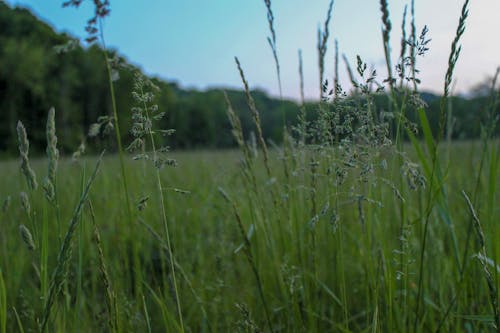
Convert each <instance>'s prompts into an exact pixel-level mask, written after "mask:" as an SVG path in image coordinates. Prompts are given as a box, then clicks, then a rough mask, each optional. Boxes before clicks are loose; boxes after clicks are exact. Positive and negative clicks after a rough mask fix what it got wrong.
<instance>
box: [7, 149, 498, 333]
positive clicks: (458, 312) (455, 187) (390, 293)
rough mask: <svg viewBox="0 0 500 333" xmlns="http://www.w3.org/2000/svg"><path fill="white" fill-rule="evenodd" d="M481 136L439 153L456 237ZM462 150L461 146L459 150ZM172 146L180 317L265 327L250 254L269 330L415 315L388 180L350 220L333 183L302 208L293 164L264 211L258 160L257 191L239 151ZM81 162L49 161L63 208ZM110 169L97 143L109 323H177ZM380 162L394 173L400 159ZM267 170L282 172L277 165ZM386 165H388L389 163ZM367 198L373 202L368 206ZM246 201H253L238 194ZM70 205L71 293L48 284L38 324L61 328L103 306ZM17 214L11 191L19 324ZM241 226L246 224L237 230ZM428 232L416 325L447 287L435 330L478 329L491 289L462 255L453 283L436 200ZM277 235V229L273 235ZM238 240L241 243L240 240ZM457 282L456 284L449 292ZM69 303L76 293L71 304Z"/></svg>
mask: <svg viewBox="0 0 500 333" xmlns="http://www.w3.org/2000/svg"><path fill="white" fill-rule="evenodd" d="M407 147H408V146H407ZM480 147H481V143H480V142H469V143H457V144H454V145H453V146H452V151H451V155H450V156H451V162H452V165H460V166H461V167H460V168H454V169H450V172H449V175H448V184H450V186H449V193H450V206H449V208H450V211H451V212H452V214H451V218H452V221H453V224H454V226H455V230H456V234H457V237H458V238H459V240H460V242H459V244H461V245H462V247H461V250H463V247H464V246H465V243H466V242H465V239H466V238H467V235H468V229H469V228H468V226H469V224H470V223H471V221H470V220H469V215H468V213H469V207H468V206H467V205H466V204H464V200H463V197H462V195H461V190H462V189H465V190H466V191H467V192H468V191H470V190H471V189H473V188H474V186H475V180H474V179H473V178H472V177H471V176H470V175H472V174H475V173H476V172H477V170H478V163H477V161H478V160H479V158H480V156H479V154H478V153H477V152H478V151H479V149H478V148H480ZM408 148H409V147H408ZM463 156H469V157H470V158H468V159H466V161H465V162H464V159H463ZM174 157H175V158H176V159H177V160H178V162H179V165H181V167H179V168H175V169H169V170H168V172H162V173H161V177H162V180H163V181H164V182H165V183H166V184H176V188H178V189H182V190H184V191H189V194H185V193H180V192H178V191H177V192H176V191H174V190H168V189H167V190H166V193H167V198H168V200H167V201H166V203H165V204H166V207H167V211H169V219H170V220H171V221H172V224H171V225H172V230H171V236H172V244H173V247H174V253H175V257H176V260H177V261H178V262H179V263H180V264H181V267H182V269H183V272H184V274H185V276H182V275H181V276H180V277H179V294H180V298H181V300H182V303H181V304H182V306H183V313H184V318H185V326H186V328H189V330H192V331H212V332H216V331H226V330H236V328H237V327H240V326H241V325H250V323H253V325H256V327H259V328H260V329H261V330H268V324H267V319H266V314H265V310H264V307H263V306H262V302H261V297H260V296H259V292H258V287H257V284H256V280H255V275H254V273H252V270H253V269H254V268H255V269H256V270H257V271H258V272H259V275H260V279H261V285H262V290H263V294H264V296H265V298H266V301H267V302H268V308H269V312H270V317H271V318H270V319H271V321H272V323H273V327H274V329H275V330H278V329H281V330H284V331H303V330H307V331H324V330H334V331H335V330H339V331H340V330H350V331H361V330H364V329H368V328H374V326H373V325H375V319H376V322H377V327H378V329H377V330H379V331H389V330H393V331H405V330H406V329H405V328H407V327H411V325H410V326H408V325H409V323H408V321H409V320H411V319H413V315H414V313H413V309H412V304H415V301H416V296H417V289H416V288H417V282H418V277H417V275H416V273H417V262H416V260H417V258H418V256H417V254H418V251H419V249H420V243H419V239H420V237H421V235H422V233H423V226H422V225H421V224H420V223H418V222H413V223H409V225H408V227H407V230H406V231H405V238H404V239H402V238H401V235H400V224H399V220H400V216H399V212H398V210H397V209H394V208H395V207H397V205H395V203H397V202H398V201H399V199H397V197H396V196H395V195H394V192H393V190H392V189H391V188H389V187H387V186H383V184H382V183H379V184H377V186H375V185H374V186H371V188H372V189H371V191H372V195H371V197H370V198H367V201H366V202H364V203H363V206H362V207H363V210H364V226H363V225H362V224H361V222H360V216H359V210H358V202H357V201H356V202H352V201H349V199H348V195H347V193H346V194H345V200H344V197H343V198H342V200H339V208H338V211H334V209H333V208H334V207H335V206H334V205H333V204H331V205H330V208H328V209H325V212H323V213H322V212H319V213H320V214H318V216H317V217H315V216H311V215H310V211H311V202H310V201H309V200H307V198H308V197H309V195H310V193H309V189H308V188H306V187H304V186H301V183H302V180H301V179H300V177H298V176H297V177H298V178H299V179H296V178H292V182H291V185H292V189H291V191H290V193H289V197H288V199H287V200H289V201H290V204H289V205H288V207H287V209H286V210H285V209H280V210H279V211H275V208H274V205H273V203H272V201H270V197H269V193H270V192H268V190H266V189H267V188H268V187H269V186H271V185H269V184H267V185H266V183H267V181H266V179H267V177H266V171H265V168H264V167H258V168H256V169H257V170H256V177H257V182H258V184H259V186H260V188H259V190H261V191H260V192H259V193H258V195H256V194H255V193H249V190H248V189H246V185H245V184H244V182H243V181H242V179H241V178H240V172H241V171H240V162H239V158H240V154H239V153H238V152H235V151H227V152H192V153H178V154H175V155H174ZM278 157H279V153H278V152H276V151H270V162H271V166H272V167H274V168H276V169H277V168H278V167H279V166H280V165H281V162H280V161H279V160H278ZM321 162H323V161H321ZM80 163H81V165H77V164H74V163H72V162H71V161H70V160H67V159H63V160H61V161H60V167H59V184H61V191H62V193H61V198H65V202H64V205H61V215H62V216H71V215H72V214H73V213H72V212H71V207H74V206H75V205H76V204H77V201H78V195H77V194H78V189H79V188H80V182H79V177H75V174H79V173H80V172H81V170H82V168H83V166H84V165H89V166H91V165H93V164H95V160H93V159H84V160H82V161H81V162H80ZM32 164H33V168H34V169H35V171H36V172H38V171H40V172H41V171H42V170H43V169H44V164H45V163H44V161H41V160H37V161H32ZM126 167H127V170H128V172H129V174H128V177H129V179H131V180H132V181H131V189H132V190H133V193H140V191H141V189H142V187H143V186H147V187H148V188H151V189H154V188H155V182H156V179H155V176H154V174H151V175H148V176H147V177H146V179H143V178H142V168H141V166H140V165H139V163H137V162H134V161H129V162H127V164H126ZM326 168H327V166H326V164H323V163H321V165H320V166H318V171H317V173H318V178H320V179H322V180H324V179H325V177H327V176H326V171H327V170H326ZM119 170H120V166H119V161H118V159H117V158H116V157H112V156H108V157H104V158H103V161H102V168H101V170H100V173H99V175H98V176H97V178H96V181H95V182H94V185H93V186H94V187H93V189H92V191H91V193H90V195H89V198H90V200H91V201H92V205H93V211H94V213H93V214H94V215H95V220H96V223H97V224H98V225H99V230H100V235H101V241H100V243H101V247H102V253H103V256H104V260H105V262H106V266H107V268H108V271H109V273H108V274H109V280H110V281H111V284H112V286H113V291H114V293H115V294H116V302H117V309H118V310H117V311H118V314H117V316H118V318H119V321H120V324H119V326H120V327H119V329H120V330H121V331H128V330H134V331H147V326H148V323H149V325H150V327H152V330H153V331H164V330H165V329H167V330H168V329H171V330H176V326H175V324H172V323H173V322H175V321H176V320H175V297H174V293H173V290H172V286H171V284H170V282H169V281H170V278H169V274H168V272H166V271H165V267H163V266H162V265H164V266H166V265H167V262H164V263H163V264H162V262H161V260H159V258H162V255H161V252H160V251H161V246H160V245H159V243H158V241H157V239H156V238H155V237H153V236H152V235H151V233H150V232H149V231H148V230H147V229H146V228H145V227H144V226H142V225H140V224H134V225H132V226H127V225H126V224H124V222H123V221H124V220H123V219H124V216H123V214H124V213H123V211H122V209H121V205H120V203H118V201H119V200H120V199H119V198H120V196H121V188H120V182H119V176H117V175H119V174H120V172H119ZM2 171H3V172H4V174H5V175H7V176H8V177H6V179H7V182H6V186H5V187H2V189H1V190H0V197H1V198H5V197H6V196H7V195H11V196H13V197H14V195H15V193H16V192H18V191H19V190H21V189H22V188H23V186H24V184H23V183H22V182H21V181H20V179H19V178H20V177H18V176H17V177H16V175H19V170H18V166H17V163H13V162H4V163H3V164H2ZM388 172H390V173H392V174H393V176H394V177H396V176H397V175H398V173H399V170H389V171H388ZM488 172H489V171H487V170H484V171H483V173H482V175H481V179H482V181H481V183H482V184H484V185H488V182H487V179H488V178H487V177H488ZM9 175H10V176H9ZM277 177H279V179H282V178H281V175H279V176H278V175H277ZM386 177H388V178H389V176H388V175H386ZM352 181H356V180H355V179H354V180H350V181H346V183H345V185H343V186H342V187H341V189H339V193H341V192H348V191H349V187H350V186H351V185H352V184H353V183H352ZM317 184H318V185H317V187H318V188H317V191H318V192H319V193H318V197H323V196H322V193H326V192H327V191H328V187H329V186H328V182H326V181H325V182H323V181H320V182H318V183H317ZM219 187H221V188H224V189H225V191H226V192H227V193H228V196H230V198H231V200H232V202H233V203H234V205H235V206H236V208H235V209H236V210H237V211H238V214H239V216H240V219H241V223H242V224H243V226H244V228H245V232H246V233H247V235H248V242H250V243H251V246H249V247H248V246H247V245H245V244H243V243H246V242H247V241H246V240H245V239H243V236H242V234H241V230H240V227H239V226H238V225H237V224H236V223H235V222H236V221H235V218H234V211H233V208H232V206H231V205H228V204H227V203H226V202H225V199H224V198H223V197H222V196H221V195H220V194H219V192H218V188H219ZM494 187H495V191H497V190H499V189H500V188H499V187H500V184H499V183H498V182H496V183H495V185H494ZM482 188H483V190H480V194H481V193H486V192H487V188H488V186H484V187H483V186H482ZM400 191H405V189H400ZM483 191H484V192H483ZM423 196H424V192H423V191H417V192H410V196H408V197H405V202H406V204H407V205H408V211H409V213H408V215H409V216H408V220H409V221H418V218H419V216H420V214H422V207H420V205H422V204H423V202H422V199H423ZM368 199H370V200H371V201H368ZM377 201H380V202H383V204H382V205H381V206H379V204H378V203H377ZM158 202H159V200H158V198H156V197H154V196H152V197H151V198H150V200H149V201H148V206H147V208H146V209H145V210H144V211H143V212H142V214H143V219H144V221H147V223H148V224H149V225H150V226H151V227H152V228H153V229H154V230H157V231H158V232H159V231H160V230H162V219H161V217H160V216H158V214H156V208H155V207H158ZM252 202H255V203H254V204H252V205H250V204H251V203H252ZM319 205H320V206H321V208H320V209H323V208H324V207H325V202H323V201H319ZM482 205H483V206H482V207H477V208H476V210H477V212H478V214H479V218H480V219H481V225H482V228H483V230H484V231H483V232H484V237H485V246H486V248H488V252H487V253H488V258H491V259H492V260H495V259H494V258H497V257H498V255H499V253H498V251H499V249H498V247H495V246H494V244H495V242H496V241H498V239H496V236H497V235H498V234H499V233H498V230H497V228H498V226H497V224H496V223H495V221H498V218H499V217H500V211H499V210H498V207H496V208H495V207H494V208H493V209H492V212H493V214H492V215H491V216H485V214H484V213H483V214H482V212H485V211H487V209H489V208H488V206H487V203H486V202H484V203H483V204H482ZM42 206H43V201H42V200H39V201H33V202H32V210H34V211H41V210H42V209H43V208H42ZM266 211H269V212H272V217H273V219H271V218H269V217H268V216H265V215H264V212H266ZM285 217H286V218H289V220H285ZM81 218H82V221H83V222H84V223H82V225H81V226H82V228H81V229H80V230H79V231H78V232H80V233H81V234H80V237H81V238H82V242H83V245H82V247H83V249H84V251H83V253H82V256H83V258H82V260H83V262H82V270H81V271H78V270H76V265H77V264H78V263H77V261H75V258H73V260H72V261H71V262H70V264H69V270H68V274H69V275H68V279H69V288H68V290H69V292H70V294H71V299H70V306H68V307H66V305H65V302H64V297H62V298H61V297H58V298H57V299H58V302H56V304H55V306H56V308H57V311H54V313H53V315H52V317H51V327H52V329H51V331H73V330H76V329H77V327H82V328H83V327H84V328H85V329H88V330H102V329H103V327H106V325H107V319H106V318H105V317H104V318H102V317H101V316H103V315H104V314H105V313H106V311H107V310H106V306H105V304H106V300H105V295H106V293H105V286H104V284H103V279H102V277H101V275H102V274H101V272H100V269H99V267H100V266H101V265H102V264H100V260H101V259H99V258H101V257H102V256H101V255H100V253H99V252H100V250H99V249H98V248H97V247H96V245H95V242H94V236H93V235H94V228H93V226H92V223H91V211H90V210H89V209H87V208H84V210H83V212H82V217H81ZM278 218H279V219H281V220H282V222H283V226H282V227H281V228H280V227H279V226H278V224H277V223H276V222H277V219H278ZM26 219H27V218H26V217H25V215H23V212H22V210H21V208H20V204H19V201H18V199H17V198H16V199H14V200H13V203H12V205H11V207H9V209H8V210H7V212H6V213H5V214H3V215H2V230H4V231H3V232H2V236H1V237H2V246H3V247H4V248H5V249H6V252H4V253H16V255H12V256H2V258H1V259H0V265H1V267H2V273H3V277H4V281H5V285H6V288H5V290H6V295H7V300H9V306H8V307H7V308H6V309H5V311H6V312H7V318H8V328H9V329H8V331H11V330H16V326H17V323H16V320H15V315H14V312H13V308H16V310H17V311H18V313H19V316H20V318H21V322H22V323H23V326H24V329H25V330H26V331H27V330H28V328H36V327H37V326H36V323H35V322H34V321H33V318H35V317H36V315H35V316H33V314H36V313H37V310H39V304H40V299H39V296H38V291H37V290H38V289H39V280H38V277H37V275H36V272H35V271H34V269H33V267H32V265H31V263H32V261H33V253H32V252H31V251H29V250H28V249H27V248H26V247H25V246H24V244H23V242H22V239H21V237H20V236H17V235H19V233H18V230H17V228H18V226H17V223H18V222H19V221H26ZM46 219H47V220H48V224H49V229H51V228H56V227H57V224H56V222H55V213H54V212H49V213H48V214H47V217H46ZM312 220H314V221H312ZM63 221H65V220H64V219H63ZM26 222H27V221H26ZM26 225H29V224H28V223H26ZM63 225H65V224H64V223H63ZM252 225H253V227H252ZM251 229H253V230H254V231H253V234H252V233H250V232H249V230H251ZM54 230H55V229H54ZM428 232H429V244H430V245H429V247H428V248H427V251H428V252H427V256H426V259H427V260H426V262H425V267H426V270H425V272H428V273H427V274H426V275H425V278H424V282H423V283H424V286H425V289H424V291H423V304H422V306H421V311H422V313H423V314H424V316H425V317H424V319H423V320H422V323H421V328H419V330H420V331H429V330H433V329H435V328H436V327H437V325H438V324H439V322H440V320H441V319H442V317H443V315H444V311H445V309H446V307H447V306H448V305H449V304H448V303H449V302H450V301H451V300H452V298H453V297H454V296H456V295H458V296H459V297H458V299H457V301H456V302H455V303H456V305H455V306H454V308H453V310H452V312H451V314H450V315H449V316H448V319H447V320H446V321H445V323H444V324H443V328H442V330H443V331H465V328H466V327H468V326H470V327H471V328H472V329H474V330H481V329H483V330H484V329H486V328H487V327H489V326H490V324H491V322H492V321H493V317H492V315H491V314H492V311H491V310H490V307H489V299H490V291H489V289H488V285H487V284H486V283H485V280H484V278H483V277H482V276H483V275H482V272H483V266H482V264H481V263H480V262H479V261H478V260H477V259H472V263H471V264H470V265H469V267H468V268H467V272H466V274H465V277H464V278H463V279H462V281H461V282H460V284H459V279H458V275H459V267H456V262H455V260H454V255H453V251H454V250H453V246H452V242H451V237H450V234H449V229H448V228H447V226H446V225H445V224H443V223H442V222H441V220H440V217H439V212H438V211H437V210H436V211H435V212H433V214H432V216H431V223H430V227H429V230H428ZM280 234H281V235H280ZM49 237H51V239H50V241H49V244H54V243H53V242H57V234H54V233H50V235H49ZM278 239H282V241H280V242H278ZM131 242H136V243H137V244H138V246H139V253H140V254H141V258H140V260H139V264H138V267H131V266H133V265H134V264H133V260H132V258H131V255H132V254H131V253H130V250H129V248H128V246H129V245H128V244H130V243H131ZM313 242H314V243H313ZM401 242H404V246H403V247H402V248H403V250H404V253H403V254H401V255H400V254H399V253H398V251H399V249H400V247H401V245H400V243H401ZM474 242H475V240H474ZM242 244H243V246H244V247H243V248H240V247H241V245H242ZM239 248H240V250H239V251H236V250H237V249H239ZM184 249H187V250H184ZM51 250H52V252H51V253H53V255H50V256H49V257H48V261H49V266H50V267H54V265H55V264H56V258H55V254H56V252H55V248H53V247H51ZM74 250H75V249H74ZM479 250H480V248H478V249H477V252H479ZM245 251H251V252H250V253H251V254H252V256H253V260H254V265H255V267H253V266H252V265H248V261H247V260H246V259H245V256H246V254H245ZM477 252H475V251H471V252H470V253H471V255H472V254H474V253H477ZM481 253H482V252H481ZM401 260H404V262H400V261H401ZM401 267H402V269H403V271H401ZM134 269H138V270H141V272H142V274H140V276H142V278H143V279H144V281H143V283H144V285H147V287H146V288H142V295H140V299H141V302H136V301H135V299H136V296H135V295H134V287H133V286H134V281H133V280H134V277H135V276H136V274H134V273H133V270H134ZM490 271H491V274H492V276H493V279H494V281H496V280H495V279H496V274H497V270H496V269H495V268H494V267H491V266H490ZM75 274H81V275H82V276H81V280H82V281H83V285H82V291H81V293H79V295H78V297H79V299H75V297H76V294H75V293H74V290H76V289H75V287H76V286H74V285H73V284H74V281H76V276H75ZM459 290H462V291H461V292H460V293H459ZM153 292H154V293H153ZM72 304H82V307H81V308H77V307H74V306H73V305H72ZM236 304H238V305H239V306H238V307H237V306H236ZM241 306H243V307H244V308H245V309H246V310H248V313H247V314H246V315H245V316H250V317H245V316H244V315H243V313H242V311H241V310H240V307H241ZM144 308H146V309H147V313H148V316H146V315H145V311H144ZM164 312H167V314H165V313H164ZM76 314H78V316H79V317H80V322H79V323H77V322H74V321H71V320H69V318H72V317H73V316H74V315H76ZM391 316H392V319H391V321H389V318H391ZM96 318H97V320H96ZM249 321H251V322H249ZM172 325H173V326H172ZM245 327H246V326H245ZM246 328H248V327H246Z"/></svg>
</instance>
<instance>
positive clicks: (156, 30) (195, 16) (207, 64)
mask: <svg viewBox="0 0 500 333" xmlns="http://www.w3.org/2000/svg"><path fill="white" fill-rule="evenodd" d="M355 2H357V3H358V4H359V3H361V5H363V6H365V8H364V9H363V11H360V12H359V13H355V14H356V15H349V14H352V8H359V6H355V5H356V4H355ZM486 2H487V4H482V5H478V4H475V3H473V4H471V9H470V12H469V18H468V24H467V28H466V30H465V34H464V37H463V42H462V43H461V44H462V46H463V47H462V54H461V56H460V59H459V60H458V63H457V68H456V73H455V75H454V82H453V87H454V89H453V93H454V94H460V95H468V94H470V92H471V91H472V90H473V89H474V88H475V87H477V86H478V85H480V84H481V83H483V82H485V80H486V79H488V78H489V77H491V76H492V75H493V74H494V73H495V71H496V68H497V66H498V65H499V63H498V62H497V61H496V59H495V55H496V54H497V53H498V51H499V50H500V48H499V47H498V46H496V45H494V43H488V40H487V39H486V38H485V36H487V35H486V33H488V32H490V33H491V31H492V30H494V29H496V30H500V22H497V21H495V19H494V13H495V10H494V9H495V8H497V9H498V10H500V4H498V3H495V2H494V1H493V0H487V1H486ZM5 3H7V4H8V5H9V6H11V7H13V6H19V7H23V8H27V9H29V10H30V11H31V12H32V13H33V14H34V15H35V16H36V17H38V18H39V19H40V20H42V21H43V22H45V23H47V24H49V25H50V26H51V27H52V28H53V29H54V30H55V31H56V32H58V33H62V32H64V33H68V34H70V35H71V36H74V37H76V38H78V39H79V40H82V39H83V38H84V37H85V35H86V34H85V31H84V26H85V23H86V21H87V19H88V18H89V17H91V15H92V10H93V4H92V3H90V2H86V1H84V2H83V3H82V5H81V7H80V8H78V9H75V8H62V2H61V3H57V4H56V3H53V2H52V3H46V2H43V3H40V2H38V1H36V0H27V1H26V0H7V1H5ZM303 3H304V1H300V0H292V1H287V2H286V3H285V2H278V1H275V2H273V3H272V9H273V13H274V17H275V28H276V35H277V48H278V57H279V60H280V65H281V75H282V84H283V97H284V98H287V99H293V100H298V98H299V75H298V55H297V54H298V50H299V49H302V53H303V59H304V81H305V95H306V99H308V100H315V99H318V96H319V91H318V86H319V82H318V81H319V79H318V77H319V75H318V69H317V64H316V63H317V51H316V39H317V37H316V34H317V28H318V27H320V26H321V27H322V26H323V21H324V20H325V16H326V11H327V7H328V3H329V0H322V1H318V2H315V3H314V4H308V5H307V6H301V4H303ZM140 6H141V7H140V9H137V4H136V3H133V4H131V2H130V1H125V0H124V1H120V2H112V3H111V15H110V16H109V17H107V18H106V19H105V21H104V36H105V39H106V43H107V46H108V47H109V48H113V49H116V50H117V51H118V52H119V54H120V55H121V56H123V57H125V58H126V59H127V61H128V62H130V63H131V64H133V65H135V66H138V67H139V68H141V69H142V70H143V71H144V72H145V73H146V74H148V75H150V76H155V77H158V78H160V79H163V80H166V81H169V82H175V83H177V84H178V85H179V86H180V87H182V88H183V89H197V90H201V91H204V90H208V89H217V88H228V89H238V90H240V89H241V88H242V84H241V80H240V78H239V74H238V71H237V69H236V66H235V64H234V56H237V57H238V58H239V59H240V61H241V63H242V66H243V69H244V71H245V75H246V76H247V80H248V81H249V83H250V87H251V88H252V89H259V90H263V91H265V92H266V93H267V94H269V95H270V96H272V97H279V90H278V81H277V77H276V70H275V65H274V59H273V56H272V52H271V50H270V48H269V45H268V43H267V40H266V38H267V36H268V35H269V27H268V22H267V17H266V15H267V11H266V7H265V4H264V2H263V1H257V2H252V3H245V4H243V5H242V4H236V3H233V2H231V1H229V0H223V1H218V2H217V3H215V4H214V3H212V4H207V3H197V2H196V1H194V0H188V1H184V2H182V3H176V4H172V3H170V4H167V3H163V2H159V1H153V2H151V3H147V4H141V5H140ZM378 6H379V5H378V2H377V1H373V2H371V3H369V4H367V3H366V2H365V3H363V2H362V1H361V0H357V1H350V2H340V1H336V2H335V3H334V6H333V12H332V20H331V23H330V39H329V41H328V51H327V55H326V68H325V78H326V79H329V81H331V80H332V78H333V58H334V43H335V39H337V40H338V43H339V57H340V61H339V76H340V83H341V85H342V86H343V87H344V89H345V90H347V91H348V90H349V89H350V88H351V86H350V82H349V79H348V76H347V73H346V70H345V66H344V64H343V61H342V59H341V57H342V54H344V53H345V54H346V56H347V57H348V59H349V61H350V63H351V66H354V64H355V58H356V55H357V54H359V55H360V56H361V57H362V59H363V60H364V61H365V62H367V64H368V65H369V66H370V65H373V66H374V67H375V68H376V69H377V72H378V73H379V76H378V79H379V81H382V80H383V79H384V78H385V76H386V69H385V60H384V56H383V49H382V38H381V31H380V27H381V22H380V16H381V14H380V10H379V8H378ZM461 6H462V1H458V0H446V1H441V2H439V3H432V2H431V1H430V0H423V1H420V2H417V3H415V12H416V25H417V35H419V34H420V31H421V30H422V28H423V26H424V25H427V26H428V28H429V30H430V31H429V33H428V38H430V39H431V42H430V44H429V48H430V50H429V51H428V53H427V54H426V55H425V56H424V57H423V58H419V59H418V60H417V61H418V63H417V67H418V68H419V69H420V71H421V73H420V78H421V80H422V84H421V85H420V89H419V90H420V91H422V92H423V91H425V92H430V93H434V94H441V93H442V86H443V81H444V74H445V72H446V68H447V61H448V53H449V50H450V46H451V42H452V39H453V37H454V35H455V30H456V25H457V24H458V18H459V15H460V10H461ZM403 8H404V4H401V3H391V2H390V3H389V9H390V15H391V22H392V32H391V48H392V62H393V64H395V63H396V59H397V55H398V54H399V45H400V43H401V42H400V39H401V33H400V30H401V22H402V12H403ZM242 9H243V10H242ZM409 12H410V10H409V8H408V16H407V29H409V22H410V17H409ZM225 13H231V15H225ZM444 13H446V15H444ZM131 18H133V21H131ZM188 19H190V20H191V21H188ZM297 19H299V23H300V25H301V27H302V28H303V29H296V26H297ZM222 20H224V24H219V22H221V21H222ZM426 20H428V22H426ZM172 26H173V27H174V28H170V27H172ZM177 27H179V28H177ZM358 27H359V28H358ZM292 34H293V38H288V39H287V38H286V36H290V35H292ZM82 45H86V43H85V42H83V41H82ZM358 52H359V53H358ZM471 58H472V59H473V60H469V59H471ZM393 67H394V66H393Z"/></svg>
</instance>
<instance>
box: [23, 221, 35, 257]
mask: <svg viewBox="0 0 500 333" xmlns="http://www.w3.org/2000/svg"><path fill="white" fill-rule="evenodd" d="M19 232H20V233H21V238H22V239H23V242H24V244H26V246H27V247H28V249H29V250H30V251H34V250H35V249H36V246H35V242H34V241H33V236H32V235H31V232H30V231H29V229H28V228H27V227H26V226H25V225H24V224H20V225H19Z"/></svg>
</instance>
